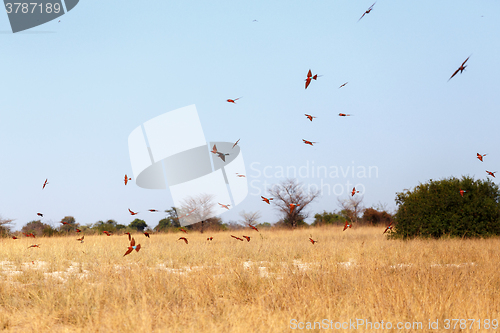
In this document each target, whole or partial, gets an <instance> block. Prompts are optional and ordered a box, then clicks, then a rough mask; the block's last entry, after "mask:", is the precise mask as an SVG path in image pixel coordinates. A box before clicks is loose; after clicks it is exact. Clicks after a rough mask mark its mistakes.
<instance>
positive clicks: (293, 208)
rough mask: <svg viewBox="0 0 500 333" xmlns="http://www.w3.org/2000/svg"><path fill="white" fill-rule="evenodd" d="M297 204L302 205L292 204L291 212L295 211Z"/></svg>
mask: <svg viewBox="0 0 500 333" xmlns="http://www.w3.org/2000/svg"><path fill="white" fill-rule="evenodd" d="M297 206H300V204H296V203H291V204H290V214H291V213H293V211H294V210H295V207H297Z"/></svg>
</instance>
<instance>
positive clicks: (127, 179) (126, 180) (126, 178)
mask: <svg viewBox="0 0 500 333" xmlns="http://www.w3.org/2000/svg"><path fill="white" fill-rule="evenodd" d="M129 180H132V178H128V177H127V174H125V179H124V182H125V185H127V183H128V181H129Z"/></svg>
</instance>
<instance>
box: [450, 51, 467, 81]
mask: <svg viewBox="0 0 500 333" xmlns="http://www.w3.org/2000/svg"><path fill="white" fill-rule="evenodd" d="M469 58H470V56H468V57H467V59H465V61H464V62H463V63H462V64H461V65H460V67H458V69H457V70H456V71H455V73H453V75H452V76H450V78H449V79H448V81H450V80H451V79H452V78H453V77H454V76H455V75H457V73H458V72H460V74H462V72H463V71H464V70H465V67H467V66H464V65H465V63H466V62H467V60H469Z"/></svg>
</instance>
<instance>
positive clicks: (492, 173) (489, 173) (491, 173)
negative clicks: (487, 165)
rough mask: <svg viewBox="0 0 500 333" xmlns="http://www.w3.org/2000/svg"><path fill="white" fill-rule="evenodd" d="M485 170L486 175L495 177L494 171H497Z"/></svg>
mask: <svg viewBox="0 0 500 333" xmlns="http://www.w3.org/2000/svg"><path fill="white" fill-rule="evenodd" d="M486 172H487V173H488V175H490V176H492V177H493V178H496V177H495V173H497V172H496V171H494V172H491V171H488V170H486Z"/></svg>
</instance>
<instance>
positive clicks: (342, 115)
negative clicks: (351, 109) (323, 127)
mask: <svg viewBox="0 0 500 333" xmlns="http://www.w3.org/2000/svg"><path fill="white" fill-rule="evenodd" d="M339 116H341V117H350V116H352V115H351V114H345V113H339Z"/></svg>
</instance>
